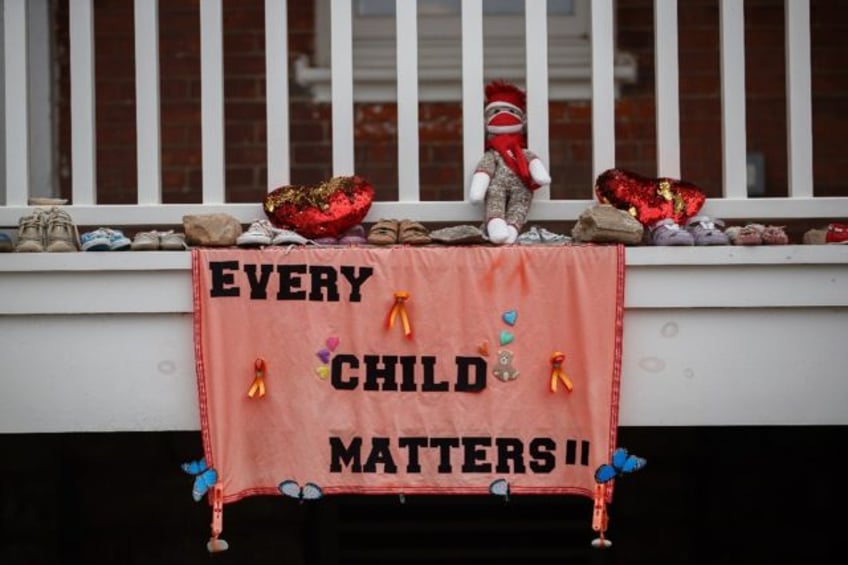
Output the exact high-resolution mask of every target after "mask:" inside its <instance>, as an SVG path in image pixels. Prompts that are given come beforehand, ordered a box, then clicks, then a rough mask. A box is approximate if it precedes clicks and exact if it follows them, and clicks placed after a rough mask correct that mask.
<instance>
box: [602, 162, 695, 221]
mask: <svg viewBox="0 0 848 565" xmlns="http://www.w3.org/2000/svg"><path fill="white" fill-rule="evenodd" d="M595 194H596V195H597V197H598V200H599V201H600V202H601V203H603V204H611V205H613V206H614V207H616V208H618V209H620V210H625V211H627V212H629V213H630V214H631V215H632V216H633V217H634V218H636V219H637V220H639V222H640V223H641V224H642V225H643V226H645V227H650V226H652V225H653V224H655V223H657V222H658V221H660V220H665V219H669V218H670V219H672V220H674V221H675V223H677V224H678V225H683V224H685V223H686V220H688V219H689V218H691V217H692V216H694V215H695V214H697V213H698V211H699V210H700V209H701V207H702V206H703V205H704V201H705V200H706V195H705V194H704V191H702V190H701V189H700V188H698V187H697V186H695V185H694V184H692V183H691V182H687V181H684V180H679V179H672V178H668V177H659V178H649V177H645V176H642V175H639V174H637V173H634V172H631V171H627V170H624V169H608V170H606V171H604V172H603V173H601V174H600V175H598V179H597V180H596V181H595Z"/></svg>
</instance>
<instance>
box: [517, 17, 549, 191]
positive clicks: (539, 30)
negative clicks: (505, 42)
mask: <svg viewBox="0 0 848 565" xmlns="http://www.w3.org/2000/svg"><path fill="white" fill-rule="evenodd" d="M524 29H525V42H526V56H527V147H528V148H529V149H531V150H532V151H533V152H534V153H536V155H538V156H539V159H541V160H542V162H543V163H544V164H545V167H546V168H547V169H548V170H550V168H551V165H550V130H549V118H548V2H547V0H535V1H532V2H525V3H524ZM555 180H556V179H553V180H552V181H555ZM550 197H551V187H550V185H547V186H543V187H541V188H539V189H538V191H537V192H536V194H535V196H534V198H537V199H540V200H548V199H550Z"/></svg>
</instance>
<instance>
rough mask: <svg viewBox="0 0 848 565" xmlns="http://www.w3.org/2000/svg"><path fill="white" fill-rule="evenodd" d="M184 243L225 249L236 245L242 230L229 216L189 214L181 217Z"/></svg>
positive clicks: (234, 219) (236, 221)
mask: <svg viewBox="0 0 848 565" xmlns="http://www.w3.org/2000/svg"><path fill="white" fill-rule="evenodd" d="M183 230H184V231H185V235H186V242H187V243H188V244H189V245H193V246H198V247H227V246H230V245H235V244H236V239H237V238H238V236H240V235H241V233H242V229H241V224H240V223H239V221H238V220H237V219H236V218H234V217H233V216H230V215H229V214H190V215H186V216H183Z"/></svg>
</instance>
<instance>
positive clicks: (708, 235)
mask: <svg viewBox="0 0 848 565" xmlns="http://www.w3.org/2000/svg"><path fill="white" fill-rule="evenodd" d="M722 228H724V222H723V221H722V220H719V219H716V218H711V217H709V216H695V217H694V218H690V219H689V221H688V222H686V231H688V232H689V233H691V234H692V238H693V239H694V240H695V245H730V238H729V237H728V236H727V234H726V233H724V232H723V231H721V230H722Z"/></svg>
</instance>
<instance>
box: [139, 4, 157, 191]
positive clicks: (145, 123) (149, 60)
mask: <svg viewBox="0 0 848 565" xmlns="http://www.w3.org/2000/svg"><path fill="white" fill-rule="evenodd" d="M159 107H160V106H159V2H158V0H135V123H136V126H135V127H136V162H137V164H138V165H137V175H136V176H137V179H138V186H137V187H136V190H137V194H138V203H139V204H160V203H161V202H162V157H161V153H162V151H161V134H160V132H161V119H160V113H159Z"/></svg>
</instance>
